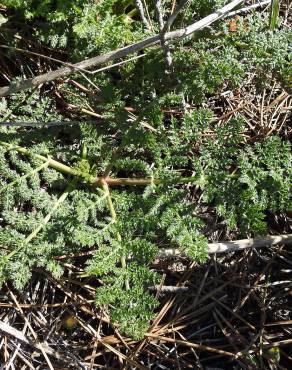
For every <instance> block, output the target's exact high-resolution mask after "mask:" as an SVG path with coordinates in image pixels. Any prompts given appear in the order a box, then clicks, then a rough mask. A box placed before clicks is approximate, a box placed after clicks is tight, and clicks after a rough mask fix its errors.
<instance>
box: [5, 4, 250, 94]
mask: <svg viewBox="0 0 292 370" xmlns="http://www.w3.org/2000/svg"><path fill="white" fill-rule="evenodd" d="M242 1H243V0H233V1H231V2H230V3H229V4H227V5H225V6H224V7H222V8H221V9H220V10H217V11H216V12H214V13H212V14H210V15H208V16H207V17H205V18H203V19H201V20H199V21H198V22H195V23H193V24H191V25H189V26H187V27H185V28H182V29H179V30H176V31H172V32H167V33H166V34H165V37H164V39H165V41H174V40H177V39H179V38H183V37H186V36H189V35H191V34H192V33H194V32H195V31H198V30H201V29H203V28H205V27H207V26H209V25H210V24H212V23H214V22H216V21H217V20H219V19H221V18H224V17H226V16H227V15H228V13H229V12H230V11H231V10H232V9H234V8H235V7H236V6H237V5H239V4H240V3H242ZM160 41H161V35H160V34H158V35H154V36H151V37H148V38H147V39H145V40H142V41H139V42H137V43H135V44H132V45H129V46H125V47H123V48H121V49H118V50H115V51H111V52H109V53H107V54H103V55H99V56H96V57H93V58H89V59H86V60H83V61H81V62H79V63H76V64H73V65H72V66H66V67H62V68H59V69H56V70H54V71H50V72H47V73H44V74H42V75H39V76H36V77H34V78H30V79H27V80H23V81H20V82H18V83H14V84H11V85H9V86H4V87H2V88H0V96H8V95H10V94H14V93H17V92H19V91H23V90H27V89H30V88H32V87H36V86H39V85H41V84H43V83H46V82H50V81H54V80H56V79H58V78H64V77H66V76H68V75H70V74H72V73H74V72H76V71H80V70H86V69H89V68H92V67H94V66H97V65H101V64H103V63H108V62H111V61H113V60H116V59H119V58H124V57H125V56H127V55H129V54H133V53H136V52H138V51H140V50H142V49H145V48H149V47H150V46H153V45H156V44H158V43H159V42H160Z"/></svg>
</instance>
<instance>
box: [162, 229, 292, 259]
mask: <svg viewBox="0 0 292 370" xmlns="http://www.w3.org/2000/svg"><path fill="white" fill-rule="evenodd" d="M291 243H292V234H287V235H271V236H267V237H265V238H263V239H242V240H235V241H231V242H218V243H209V244H208V254H215V253H227V252H237V251H241V250H244V249H248V248H262V247H271V246H273V245H277V244H283V245H288V244H291ZM177 256H183V254H182V253H181V252H180V251H179V250H178V249H176V248H168V249H160V250H159V252H158V258H172V257H177Z"/></svg>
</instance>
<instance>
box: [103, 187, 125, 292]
mask: <svg viewBox="0 0 292 370" xmlns="http://www.w3.org/2000/svg"><path fill="white" fill-rule="evenodd" d="M102 188H103V190H104V191H105V193H106V195H107V196H106V199H107V204H108V208H109V211H110V214H111V217H112V220H113V222H116V221H117V213H116V210H115V207H114V205H113V201H112V198H111V195H110V190H109V186H108V184H107V183H106V182H105V183H103V185H102ZM117 240H118V242H119V243H121V242H122V237H121V234H120V233H119V232H118V231H117ZM120 261H121V265H122V268H123V269H125V268H126V257H125V256H124V255H123V256H122V257H121V259H120ZM125 287H126V289H127V290H129V289H130V284H129V280H128V279H126V280H125Z"/></svg>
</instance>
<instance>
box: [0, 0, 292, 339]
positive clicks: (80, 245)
mask: <svg viewBox="0 0 292 370" xmlns="http://www.w3.org/2000/svg"><path fill="white" fill-rule="evenodd" d="M171 3H172V2H171V1H166V2H165V6H167V5H169V6H170V5H171ZM225 3H226V1H217V0H216V1H207V2H206V1H197V2H190V5H189V6H188V7H186V9H185V10H184V11H183V12H182V14H181V15H180V16H179V17H178V19H177V21H176V23H175V24H174V27H179V26H181V22H182V20H185V21H191V20H193V19H199V18H200V17H201V16H202V15H206V14H208V13H209V12H210V11H211V10H213V9H215V8H216V7H218V6H222V5H223V4H225ZM4 5H6V7H7V9H9V12H8V11H7V14H5V19H7V21H6V22H5V23H4V22H3V27H5V30H9V29H10V30H11V28H10V27H12V26H13V21H14V20H15V19H18V20H21V21H22V22H25V20H26V19H29V20H30V22H31V24H33V25H37V27H36V28H37V30H38V34H37V35H36V36H37V37H38V36H40V37H41V40H42V42H44V43H46V44H50V45H51V47H54V48H57V49H59V48H61V47H62V48H63V49H64V51H66V52H69V53H70V54H69V56H70V58H69V59H70V61H72V60H75V59H76V58H78V59H80V58H82V57H85V56H88V55H90V54H92V53H102V52H105V51H108V50H112V49H114V48H116V47H120V46H123V45H125V44H128V43H131V42H134V41H137V40H140V39H141V38H142V37H145V35H143V33H142V31H143V26H142V24H141V22H140V20H139V14H138V13H137V10H136V9H135V6H134V2H133V1H123V2H120V1H116V0H104V1H99V2H93V1H92V2H91V1H77V2H76V1H73V2H72V1H71V0H67V1H65V2H64V1H63V2H59V1H57V2H56V1H51V0H48V1H45V2H42V3H41V4H39V5H38V6H35V2H34V1H28V0H27V1H21V2H20V1H17V0H5V1H4ZM67 9H70V11H69V12H68V11H67ZM149 14H150V16H151V18H152V23H153V30H154V31H155V30H156V31H157V30H158V23H157V21H156V15H155V6H154V1H150V2H149ZM236 22H237V30H236V32H230V29H229V26H228V23H227V21H225V20H223V21H221V22H218V23H217V24H215V25H213V27H212V29H208V30H204V31H201V32H197V33H196V34H195V35H194V36H192V37H189V38H188V39H186V40H182V41H179V42H176V43H175V44H174V45H170V49H171V55H172V60H173V66H172V69H171V74H170V75H169V74H167V73H165V69H166V61H165V54H164V52H163V51H161V50H158V49H150V50H147V51H145V54H146V55H145V56H144V57H143V59H136V60H132V61H130V62H128V63H126V64H125V65H123V66H118V67H114V68H111V70H110V71H103V72H101V73H98V74H95V75H91V76H90V79H89V78H85V77H84V75H82V74H79V73H76V74H75V75H74V76H73V77H72V78H74V82H77V83H80V84H82V86H84V87H85V89H83V90H84V91H86V89H88V91H91V93H86V92H84V91H83V92H82V93H80V90H79V89H78V87H77V86H76V84H72V83H71V82H72V81H63V82H62V83H60V84H56V85H54V86H53V87H52V89H55V91H57V92H58V97H59V100H55V99H54V97H53V96H54V95H53V94H52V93H51V91H50V90H49V89H46V88H44V89H42V90H34V91H29V92H25V93H24V92H22V93H19V94H16V95H14V96H11V97H9V98H7V99H2V101H0V115H1V120H3V121H6V120H8V119H9V120H11V121H27V120H29V121H34V122H37V121H40V120H41V121H43V122H44V121H46V122H48V121H52V120H59V119H63V120H64V119H65V120H66V119H67V118H76V117H77V118H78V119H81V120H82V119H85V115H83V114H82V112H81V107H93V108H94V111H95V112H97V113H98V114H99V115H101V116H102V117H103V120H101V122H98V123H92V124H90V123H82V124H80V125H79V126H72V127H70V126H63V127H51V128H27V129H17V128H11V127H9V128H3V127H0V280H1V282H3V281H6V280H11V281H12V282H13V284H14V286H15V287H16V288H22V287H23V286H24V285H25V284H26V283H27V282H28V280H29V278H30V275H31V271H32V270H33V268H35V267H42V268H45V269H47V270H48V271H50V272H51V273H52V274H53V275H54V276H55V277H58V276H60V275H61V274H62V272H63V267H62V262H60V260H59V259H58V258H57V257H58V256H61V255H62V256H66V255H70V254H72V252H73V253H74V252H81V251H92V252H93V256H92V258H90V259H89V260H88V261H87V264H86V274H88V275H90V276H93V277H94V278H98V287H97V292H96V304H97V305H98V306H106V307H109V308H110V316H111V319H112V321H113V322H114V323H117V324H119V326H120V329H121V331H122V332H123V333H126V334H128V335H130V336H131V337H133V338H136V339H139V338H142V337H143V335H144V333H145V331H146V330H147V327H148V326H149V322H150V321H151V319H152V318H153V317H154V310H155V308H156V307H157V306H158V301H157V299H156V298H155V297H154V296H153V295H152V294H150V293H149V291H148V288H149V287H150V286H153V285H155V284H157V283H159V275H158V274H157V273H156V272H154V271H152V269H151V263H152V262H153V260H154V259H155V257H156V255H157V252H158V250H159V248H160V247H161V246H174V247H178V248H180V250H181V251H182V252H184V253H185V254H186V255H187V256H188V257H189V258H191V259H193V260H195V261H197V262H204V261H205V259H206V258H207V238H206V235H205V234H206V233H205V232H204V231H205V226H206V225H205V224H204V221H203V220H202V217H201V210H202V208H204V207H205V208H206V207H210V208H212V210H214V212H215V213H216V214H217V215H218V216H219V217H221V218H222V219H223V220H225V221H226V224H227V226H228V229H229V230H232V231H233V232H234V233H235V234H236V235H238V236H243V237H244V236H257V235H260V234H263V233H265V232H266V229H267V222H266V221H267V220H266V214H267V212H274V213H276V212H280V211H283V212H284V211H287V210H289V209H291V193H290V188H289V187H290V185H291V175H292V170H291V153H290V150H291V145H290V143H288V142H285V141H283V140H282V139H281V138H279V137H277V136H274V137H268V138H266V139H263V140H260V141H258V142H256V143H254V144H251V143H247V142H246V141H245V140H244V137H243V135H242V132H243V130H244V125H245V123H244V120H243V118H242V117H241V116H240V114H239V113H238V114H237V115H236V116H235V118H232V119H230V120H228V121H227V122H221V123H220V124H218V123H216V122H214V120H213V118H214V117H213V112H212V110H211V109H208V108H206V105H207V102H208V99H209V98H210V97H213V98H216V97H218V96H219V94H220V93H221V92H223V91H224V90H226V89H230V90H232V89H235V88H237V87H239V86H240V84H241V83H242V82H243V81H244V80H245V78H246V77H247V75H248V74H251V73H255V74H256V75H257V76H259V77H261V78H262V77H263V78H262V85H261V86H259V87H257V88H259V89H260V88H262V87H263V86H268V83H270V79H274V80H277V81H280V82H281V83H282V84H283V85H285V86H286V85H287V81H288V79H287V73H288V72H287V71H289V68H291V60H290V58H291V57H290V55H289V39H290V38H291V31H289V30H288V28H285V27H283V28H279V29H277V30H274V32H272V31H271V30H270V29H269V15H268V14H263V15H259V16H258V15H256V14H254V15H251V16H246V17H244V18H243V17H240V18H238V19H237V20H236ZM46 25H47V26H46ZM48 26H50V28H48ZM1 27H2V26H1ZM21 31H22V32H23V33H24V34H26V31H25V30H24V29H21ZM1 32H3V31H2V29H1V28H0V33H1ZM8 41H9V40H8ZM21 42H22V41H19V40H18V41H15V40H13V39H11V40H10V46H15V45H17V46H23V44H21ZM71 49H72V50H73V51H72V50H71ZM10 53H15V51H13V52H12V51H10ZM9 55H12V54H9ZM32 68H36V67H35V66H34V67H32ZM16 74H17V73H16ZM93 86H96V87H98V89H97V88H95V89H94V90H93V88H92V87H93ZM67 104H72V105H74V106H76V107H77V109H76V111H74V112H72V111H71V112H69V111H66V110H65V108H64V107H66V105H67ZM190 106H192V107H191V109H190ZM60 107H61V108H60ZM62 109H63V110H65V112H64V111H62ZM173 111H174V112H175V113H174V114H172V113H169V112H173ZM52 159H53V160H55V161H57V162H52ZM105 173H106V174H107V175H108V174H109V176H110V179H115V178H117V179H119V178H131V179H139V178H143V179H144V180H145V179H146V180H147V181H146V184H145V186H128V185H127V186H113V187H110V189H109V188H108V187H107V186H106V184H105V183H103V182H101V181H97V179H96V178H97V177H100V176H102V175H104V174H105ZM108 184H109V185H110V182H109V180H108ZM117 185H121V183H119V184H117ZM198 194H199V196H198ZM68 259H69V257H68Z"/></svg>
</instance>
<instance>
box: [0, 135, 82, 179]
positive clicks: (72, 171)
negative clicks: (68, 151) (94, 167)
mask: <svg viewBox="0 0 292 370" xmlns="http://www.w3.org/2000/svg"><path fill="white" fill-rule="evenodd" d="M0 145H2V146H4V147H6V148H7V149H8V150H16V151H17V152H18V153H21V154H24V155H26V156H28V157H34V158H36V159H39V160H41V161H43V162H47V161H48V157H45V156H43V155H40V154H37V153H33V152H31V151H30V150H28V149H26V148H24V147H22V146H19V145H13V144H9V143H6V142H4V141H0ZM48 166H49V167H51V168H54V169H55V170H57V171H59V172H62V173H64V174H66V175H72V176H82V172H80V171H77V170H75V169H73V168H71V167H69V166H66V165H65V164H63V163H60V162H58V161H56V160H54V159H50V160H49V163H48Z"/></svg>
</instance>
